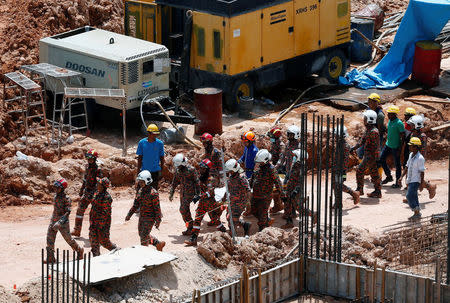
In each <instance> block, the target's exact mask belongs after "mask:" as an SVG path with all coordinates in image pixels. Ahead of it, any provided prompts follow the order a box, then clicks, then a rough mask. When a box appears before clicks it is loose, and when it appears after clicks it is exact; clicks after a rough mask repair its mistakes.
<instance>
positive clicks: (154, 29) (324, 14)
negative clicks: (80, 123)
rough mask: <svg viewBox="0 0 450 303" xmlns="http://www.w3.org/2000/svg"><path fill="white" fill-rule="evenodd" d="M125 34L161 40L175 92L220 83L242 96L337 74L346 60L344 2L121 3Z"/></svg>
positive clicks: (232, 104) (229, 96) (228, 94)
mask: <svg viewBox="0 0 450 303" xmlns="http://www.w3.org/2000/svg"><path fill="white" fill-rule="evenodd" d="M125 32H126V34H127V35H131V36H134V37H137V38H141V39H145V40H149V41H152V42H156V43H160V44H163V45H165V46H166V47H167V48H168V49H169V53H170V58H171V64H172V69H171V75H170V79H171V83H172V87H176V88H177V89H178V91H179V92H186V91H188V90H190V89H195V88H199V87H205V86H212V87H217V88H221V89H222V90H223V92H224V95H225V103H226V105H227V106H228V108H230V109H236V107H237V105H238V102H239V97H240V96H253V93H254V91H255V90H260V89H264V88H267V87H273V86H275V85H277V84H280V83H282V82H284V81H286V80H288V79H296V78H300V77H304V76H307V75H310V74H319V75H321V76H323V77H326V78H328V80H330V81H337V79H338V77H339V76H341V75H343V74H344V72H345V70H346V67H347V64H348V59H347V58H349V46H350V0H290V1H286V0H155V1H132V0H126V1H125Z"/></svg>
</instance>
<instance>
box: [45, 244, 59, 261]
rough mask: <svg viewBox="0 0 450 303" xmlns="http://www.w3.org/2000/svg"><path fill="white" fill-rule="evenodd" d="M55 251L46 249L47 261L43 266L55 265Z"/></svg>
mask: <svg viewBox="0 0 450 303" xmlns="http://www.w3.org/2000/svg"><path fill="white" fill-rule="evenodd" d="M55 261H56V260H55V250H54V249H51V248H50V247H47V259H46V260H44V264H47V263H48V264H50V263H55Z"/></svg>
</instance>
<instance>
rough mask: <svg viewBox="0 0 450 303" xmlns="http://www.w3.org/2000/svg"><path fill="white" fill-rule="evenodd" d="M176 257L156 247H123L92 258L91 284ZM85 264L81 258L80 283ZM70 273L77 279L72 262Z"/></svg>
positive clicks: (140, 270)
mask: <svg viewBox="0 0 450 303" xmlns="http://www.w3.org/2000/svg"><path fill="white" fill-rule="evenodd" d="M176 259H177V257H176V256H174V255H172V254H169V253H165V252H160V251H157V250H156V249H155V248H154V247H147V246H141V245H136V246H132V247H126V248H122V249H120V250H117V251H113V252H110V253H107V254H104V255H101V256H98V257H94V258H91V276H90V283H89V284H90V285H94V284H99V283H103V282H106V281H109V280H113V279H117V278H123V277H126V276H130V275H134V274H137V273H139V272H142V271H144V270H146V269H149V268H154V267H156V266H158V265H162V264H164V263H168V262H170V261H173V260H176ZM83 264H84V261H83V260H80V272H79V282H80V283H82V282H83ZM59 265H60V269H59V270H60V272H61V271H62V264H61V263H60V264H59ZM55 270H56V269H55ZM69 275H70V276H71V277H72V279H74V280H77V277H76V269H75V275H74V273H73V263H72V262H70V266H69ZM86 284H87V283H86Z"/></svg>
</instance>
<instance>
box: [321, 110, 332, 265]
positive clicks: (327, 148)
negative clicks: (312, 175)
mask: <svg viewBox="0 0 450 303" xmlns="http://www.w3.org/2000/svg"><path fill="white" fill-rule="evenodd" d="M325 159H326V161H327V165H326V166H325V216H324V228H323V230H324V241H323V253H324V259H325V260H326V258H327V231H328V230H327V229H328V226H327V223H328V176H329V175H328V173H329V167H330V165H329V163H330V162H329V161H330V116H329V115H327V138H326V152H325ZM331 184H333V182H331Z"/></svg>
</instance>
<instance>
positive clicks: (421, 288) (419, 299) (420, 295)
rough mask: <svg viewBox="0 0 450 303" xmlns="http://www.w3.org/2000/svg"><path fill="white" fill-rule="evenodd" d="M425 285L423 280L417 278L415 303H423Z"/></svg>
mask: <svg viewBox="0 0 450 303" xmlns="http://www.w3.org/2000/svg"><path fill="white" fill-rule="evenodd" d="M425 294H426V284H425V279H424V278H417V303H425Z"/></svg>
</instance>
